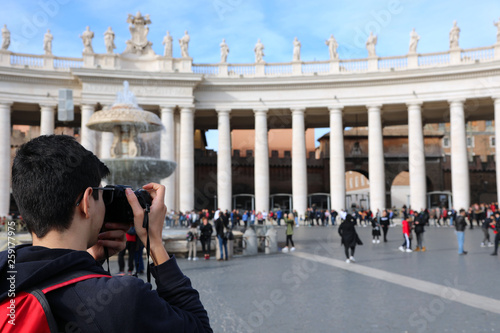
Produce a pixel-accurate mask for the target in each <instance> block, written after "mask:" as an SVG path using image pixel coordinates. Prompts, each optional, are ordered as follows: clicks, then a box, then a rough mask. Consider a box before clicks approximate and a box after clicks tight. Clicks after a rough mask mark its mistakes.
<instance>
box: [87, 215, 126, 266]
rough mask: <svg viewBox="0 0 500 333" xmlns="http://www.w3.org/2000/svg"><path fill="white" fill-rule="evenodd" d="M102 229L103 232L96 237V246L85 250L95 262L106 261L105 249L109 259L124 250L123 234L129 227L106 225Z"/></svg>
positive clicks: (124, 225) (115, 224)
mask: <svg viewBox="0 0 500 333" xmlns="http://www.w3.org/2000/svg"><path fill="white" fill-rule="evenodd" d="M104 227H105V231H103V232H101V233H100V234H99V236H98V237H97V244H95V245H94V246H92V247H91V248H89V249H87V252H88V253H90V255H91V256H92V257H94V259H95V260H97V261H99V260H104V259H106V255H105V253H104V248H105V247H107V248H108V255H109V256H110V257H111V256H112V255H115V254H117V253H118V252H120V251H122V250H123V249H125V246H126V243H127V239H126V237H125V233H126V232H127V230H128V229H130V226H129V225H126V224H123V223H106V225H105V226H104Z"/></svg>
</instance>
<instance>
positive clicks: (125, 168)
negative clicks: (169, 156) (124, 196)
mask: <svg viewBox="0 0 500 333" xmlns="http://www.w3.org/2000/svg"><path fill="white" fill-rule="evenodd" d="M102 161H103V162H104V163H105V164H106V166H107V167H108V168H109V170H110V175H109V176H108V177H106V181H107V182H108V184H115V185H116V184H120V185H130V186H132V187H133V188H134V189H137V188H140V187H142V186H143V185H146V184H148V183H151V182H155V183H159V182H160V180H161V179H163V178H167V177H168V176H170V175H171V174H172V173H173V172H174V170H175V168H176V166H177V163H175V162H172V161H166V160H161V159H158V158H153V157H144V156H142V157H141V156H139V157H134V158H109V159H103V160H102Z"/></svg>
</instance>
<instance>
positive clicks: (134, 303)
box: [0, 245, 212, 333]
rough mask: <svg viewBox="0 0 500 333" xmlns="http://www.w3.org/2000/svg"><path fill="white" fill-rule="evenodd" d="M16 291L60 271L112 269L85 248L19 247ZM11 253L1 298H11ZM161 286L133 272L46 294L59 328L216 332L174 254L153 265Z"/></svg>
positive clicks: (1, 256)
mask: <svg viewBox="0 0 500 333" xmlns="http://www.w3.org/2000/svg"><path fill="white" fill-rule="evenodd" d="M15 269H16V271H17V273H16V280H15V283H16V291H17V292H18V293H19V292H21V291H23V290H26V289H28V288H30V287H33V286H37V285H39V284H40V283H43V282H44V281H46V280H48V279H50V278H54V277H56V276H57V275H60V274H63V273H66V272H71V271H78V270H84V271H88V272H89V274H92V273H97V274H106V275H108V273H107V272H106V271H105V270H104V269H103V268H102V266H101V265H100V264H99V263H98V262H96V261H95V260H94V258H93V257H92V256H91V255H90V254H89V253H87V252H86V251H75V250H69V249H48V248H45V247H40V246H31V245H21V246H17V247H16V267H15ZM8 270H9V269H8V265H7V252H6V251H3V252H1V253H0V301H1V300H4V299H6V298H7V294H8V290H9V285H8V282H9V281H8V280H7V278H6V275H7V271H8ZM151 272H152V275H153V277H154V278H155V280H156V285H157V290H152V289H151V284H149V283H145V282H144V281H142V280H141V279H138V278H136V277H133V276H116V277H101V278H93V279H89V280H85V281H81V282H78V283H76V284H72V285H70V286H66V287H63V288H61V289H57V290H55V291H52V292H49V293H48V294H47V295H46V296H47V299H48V301H49V304H50V306H51V309H52V312H53V314H54V317H55V319H56V321H57V324H58V326H59V331H60V332H65V331H66V330H67V329H68V328H71V329H69V330H71V331H72V332H77V331H79V332H80V331H81V332H106V333H108V332H188V331H189V332H212V329H211V328H210V324H209V319H208V316H207V312H206V311H205V309H204V308H203V305H202V304H201V302H200V298H199V294H198V292H197V291H196V290H194V289H193V288H192V287H191V282H190V280H189V278H187V277H186V276H185V275H184V274H182V272H181V271H180V269H179V267H178V266H177V262H176V260H175V257H172V258H170V260H168V261H167V262H165V263H163V264H161V265H158V266H152V267H151Z"/></svg>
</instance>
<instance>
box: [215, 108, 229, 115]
mask: <svg viewBox="0 0 500 333" xmlns="http://www.w3.org/2000/svg"><path fill="white" fill-rule="evenodd" d="M215 112H217V115H218V116H219V115H229V114H230V113H231V109H230V108H220V109H219V108H216V109H215Z"/></svg>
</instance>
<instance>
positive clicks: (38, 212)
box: [12, 135, 109, 238]
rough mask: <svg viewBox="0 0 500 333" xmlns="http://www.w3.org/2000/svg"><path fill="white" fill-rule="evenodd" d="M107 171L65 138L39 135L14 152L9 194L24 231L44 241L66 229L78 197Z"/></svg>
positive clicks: (71, 139)
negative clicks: (52, 234) (26, 228)
mask: <svg viewBox="0 0 500 333" xmlns="http://www.w3.org/2000/svg"><path fill="white" fill-rule="evenodd" d="M108 174H109V169H108V168H107V167H106V165H105V164H104V163H102V162H101V161H100V160H99V159H98V158H97V156H95V155H94V154H93V153H92V152H90V151H88V150H87V149H85V148H84V147H83V146H82V145H80V144H79V143H78V142H77V141H76V140H75V138H73V137H71V136H67V135H43V136H39V137H37V138H35V139H33V140H31V141H29V142H27V143H25V144H23V145H22V146H21V147H20V148H19V150H18V151H17V154H16V157H15V158H14V163H13V165H12V194H13V196H14V199H15V200H16V204H17V206H18V208H19V211H20V213H21V216H22V217H23V220H24V221H25V222H26V226H27V227H28V230H29V231H30V232H32V233H34V234H35V235H36V236H37V237H39V238H42V237H44V236H45V235H46V234H47V233H48V232H49V231H50V230H58V231H64V230H66V229H68V228H69V226H70V224H71V220H72V218H73V214H74V210H75V207H76V206H75V204H76V201H77V200H78V197H79V196H80V195H81V194H82V193H83V192H84V191H85V189H87V188H88V187H95V186H99V184H100V182H101V179H102V178H104V177H105V176H107V175H108Z"/></svg>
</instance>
